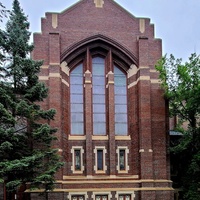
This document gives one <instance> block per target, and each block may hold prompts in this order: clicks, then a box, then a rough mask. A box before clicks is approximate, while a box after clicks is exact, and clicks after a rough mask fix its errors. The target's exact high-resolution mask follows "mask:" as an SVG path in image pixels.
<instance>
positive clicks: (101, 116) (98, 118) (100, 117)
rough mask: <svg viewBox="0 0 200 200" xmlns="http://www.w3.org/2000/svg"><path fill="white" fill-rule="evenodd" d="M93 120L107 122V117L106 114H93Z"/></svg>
mask: <svg viewBox="0 0 200 200" xmlns="http://www.w3.org/2000/svg"><path fill="white" fill-rule="evenodd" d="M93 121H94V122H105V121H106V117H105V114H99V113H98V114H93Z"/></svg>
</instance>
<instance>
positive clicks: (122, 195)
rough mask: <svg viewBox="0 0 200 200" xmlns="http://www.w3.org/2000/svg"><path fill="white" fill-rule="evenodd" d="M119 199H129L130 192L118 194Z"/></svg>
mask: <svg viewBox="0 0 200 200" xmlns="http://www.w3.org/2000/svg"><path fill="white" fill-rule="evenodd" d="M119 200H131V195H130V194H121V195H119Z"/></svg>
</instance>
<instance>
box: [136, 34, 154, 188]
mask: <svg viewBox="0 0 200 200" xmlns="http://www.w3.org/2000/svg"><path fill="white" fill-rule="evenodd" d="M138 43H139V73H138V105H139V153H140V162H141V163H140V166H141V167H140V170H141V179H153V150H152V137H151V82H150V69H149V66H148V63H149V52H148V51H149V45H148V38H139V41H138ZM142 186H143V187H145V185H142ZM152 186H153V185H152Z"/></svg>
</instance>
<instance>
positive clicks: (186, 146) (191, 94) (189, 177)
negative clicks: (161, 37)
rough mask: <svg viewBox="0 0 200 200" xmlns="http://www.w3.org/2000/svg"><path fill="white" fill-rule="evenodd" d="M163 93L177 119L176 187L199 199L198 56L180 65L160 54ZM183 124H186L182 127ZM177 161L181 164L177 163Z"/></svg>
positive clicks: (199, 60) (199, 115) (157, 67)
mask: <svg viewBox="0 0 200 200" xmlns="http://www.w3.org/2000/svg"><path fill="white" fill-rule="evenodd" d="M156 69H157V70H158V71H159V72H160V79H161V82H162V83H161V84H162V87H163V89H164V90H165V96H166V98H167V99H168V100H169V106H170V107H169V108H170V114H171V116H176V117H178V119H179V123H178V124H177V127H176V129H177V131H179V132H181V133H182V137H181V140H180V141H179V143H178V144H177V145H175V146H174V147H173V148H172V153H174V154H178V156H179V157H180V158H181V168H180V169H179V170H180V171H179V174H180V181H179V186H180V187H182V188H183V192H184V199H187V200H197V199H200V194H199V192H198V188H199V187H200V56H198V55H196V54H192V55H191V56H190V58H189V61H188V62H186V63H184V64H182V60H181V59H175V58H174V56H172V55H171V56H170V58H167V57H166V56H165V57H163V58H162V59H161V60H160V61H159V62H158V64H157V66H156ZM183 123H187V127H184V128H183ZM179 164H180V163H179Z"/></svg>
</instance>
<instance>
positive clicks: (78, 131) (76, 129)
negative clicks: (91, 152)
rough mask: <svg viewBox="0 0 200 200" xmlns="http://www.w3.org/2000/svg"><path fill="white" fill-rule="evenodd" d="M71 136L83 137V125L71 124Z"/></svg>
mask: <svg viewBox="0 0 200 200" xmlns="http://www.w3.org/2000/svg"><path fill="white" fill-rule="evenodd" d="M71 134H72V135H83V123H74V122H71Z"/></svg>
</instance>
